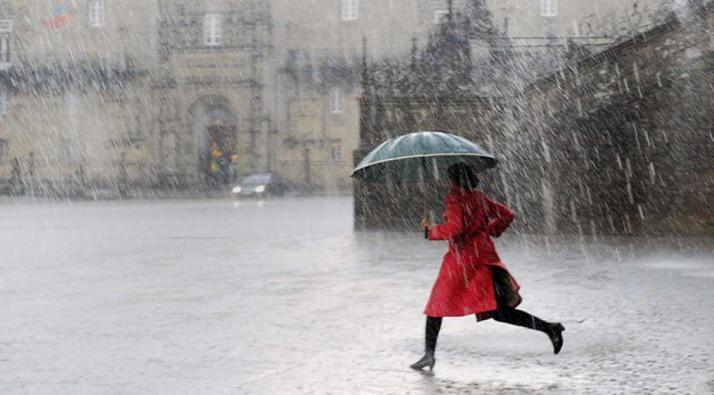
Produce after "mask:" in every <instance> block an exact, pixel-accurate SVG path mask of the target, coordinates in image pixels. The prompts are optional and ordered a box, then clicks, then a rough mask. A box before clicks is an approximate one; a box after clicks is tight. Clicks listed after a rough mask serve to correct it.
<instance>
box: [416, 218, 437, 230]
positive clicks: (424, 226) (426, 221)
mask: <svg viewBox="0 0 714 395" xmlns="http://www.w3.org/2000/svg"><path fill="white" fill-rule="evenodd" d="M432 225H434V224H433V223H432V222H431V221H429V219H428V218H422V219H421V222H420V223H419V226H420V227H421V228H422V229H429V228H431V226H432Z"/></svg>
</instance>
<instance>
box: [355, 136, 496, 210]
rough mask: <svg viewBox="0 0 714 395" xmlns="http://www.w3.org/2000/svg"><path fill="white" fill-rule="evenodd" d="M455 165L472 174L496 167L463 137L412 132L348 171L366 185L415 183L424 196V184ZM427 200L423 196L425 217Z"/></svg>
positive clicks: (493, 159) (376, 151)
mask: <svg viewBox="0 0 714 395" xmlns="http://www.w3.org/2000/svg"><path fill="white" fill-rule="evenodd" d="M459 162H465V163H468V164H470V165H471V166H473V167H474V169H475V170H476V171H483V170H487V169H490V168H492V167H495V166H496V164H497V161H496V158H494V157H493V155H491V154H489V153H488V152H486V151H484V150H483V149H482V148H481V147H479V146H478V144H476V143H473V142H471V141H469V140H467V139H465V138H463V137H460V136H456V135H453V134H450V133H444V132H416V133H409V134H405V135H403V136H399V137H395V138H393V139H389V140H387V141H385V142H384V143H382V144H380V145H379V146H378V147H377V148H375V149H373V150H372V151H371V152H370V153H369V154H367V156H365V157H364V159H362V161H361V162H360V163H359V164H358V165H357V167H356V168H355V169H354V170H352V177H355V178H359V179H362V180H365V181H370V182H385V181H386V182H388V181H389V180H394V181H396V180H402V181H413V182H417V181H418V182H420V183H421V185H422V190H423V191H424V192H425V193H426V182H427V181H430V180H439V179H441V178H443V177H444V176H446V169H448V168H449V166H451V165H453V164H455V163H459ZM427 200H428V199H427V198H426V196H425V197H424V215H425V216H426V215H427V214H426V202H427Z"/></svg>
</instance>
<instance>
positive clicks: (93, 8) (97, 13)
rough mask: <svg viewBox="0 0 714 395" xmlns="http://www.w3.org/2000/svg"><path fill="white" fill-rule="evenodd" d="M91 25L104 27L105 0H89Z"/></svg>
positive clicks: (97, 27)
mask: <svg viewBox="0 0 714 395" xmlns="http://www.w3.org/2000/svg"><path fill="white" fill-rule="evenodd" d="M88 19H89V27H91V28H94V29H99V28H102V27H104V0H89V11H88Z"/></svg>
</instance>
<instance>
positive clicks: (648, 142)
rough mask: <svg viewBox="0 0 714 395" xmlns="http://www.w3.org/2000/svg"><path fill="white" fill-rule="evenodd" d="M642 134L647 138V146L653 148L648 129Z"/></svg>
mask: <svg viewBox="0 0 714 395" xmlns="http://www.w3.org/2000/svg"><path fill="white" fill-rule="evenodd" d="M642 134H644V136H645V141H647V146H648V147H652V145H653V144H652V140H650V132H648V131H647V129H643V130H642Z"/></svg>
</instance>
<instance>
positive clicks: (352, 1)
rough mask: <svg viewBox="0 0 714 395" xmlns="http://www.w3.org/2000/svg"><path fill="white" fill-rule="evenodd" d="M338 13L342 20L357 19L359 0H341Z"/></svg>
mask: <svg viewBox="0 0 714 395" xmlns="http://www.w3.org/2000/svg"><path fill="white" fill-rule="evenodd" d="M340 5H341V7H340V14H341V17H342V20H343V21H356V20H358V19H359V0H341V2H340Z"/></svg>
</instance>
